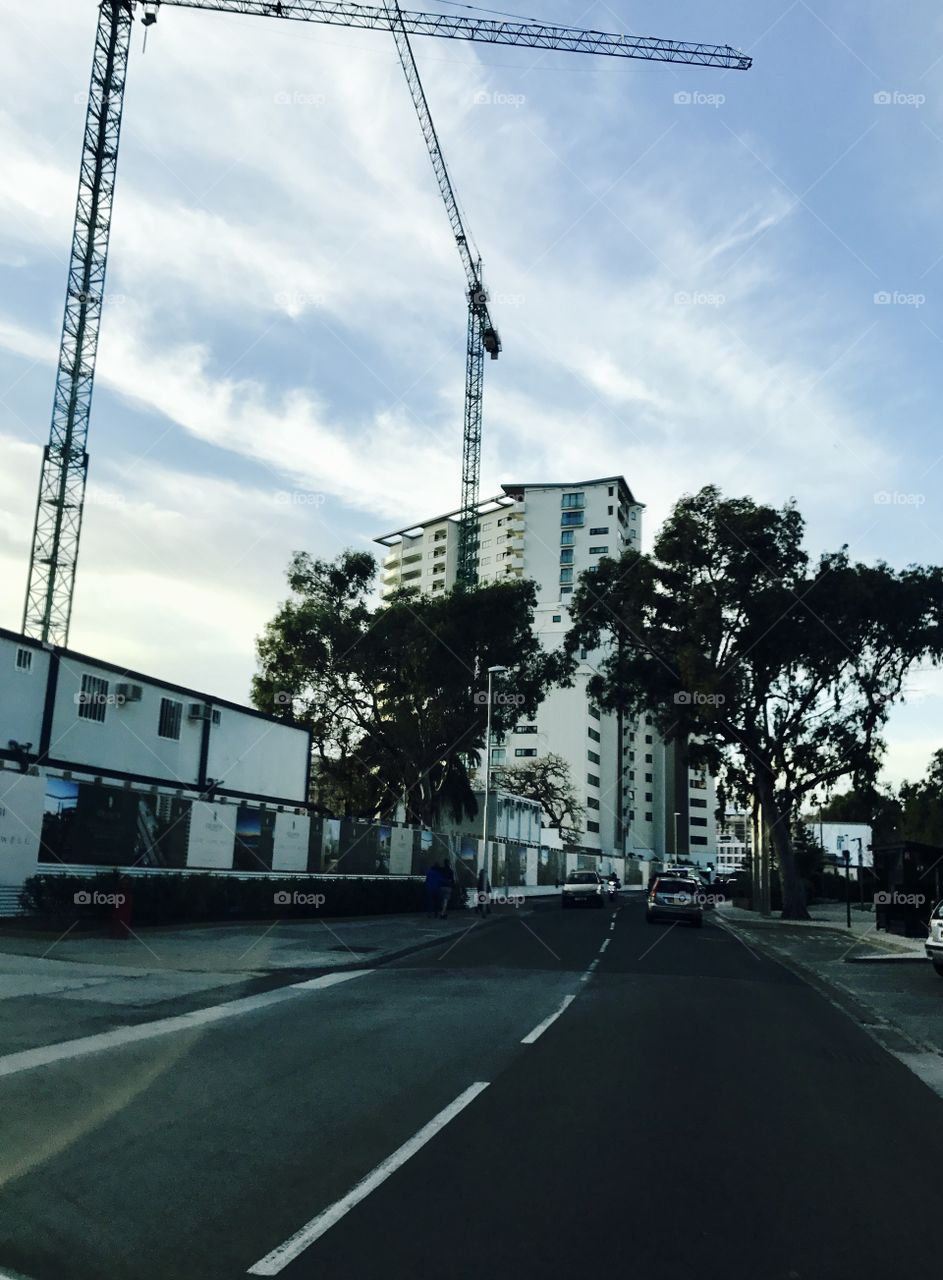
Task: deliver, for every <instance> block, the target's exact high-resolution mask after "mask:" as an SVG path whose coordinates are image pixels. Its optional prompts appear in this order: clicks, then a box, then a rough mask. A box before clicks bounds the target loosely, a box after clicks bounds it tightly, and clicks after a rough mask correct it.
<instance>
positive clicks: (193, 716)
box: [187, 702, 221, 724]
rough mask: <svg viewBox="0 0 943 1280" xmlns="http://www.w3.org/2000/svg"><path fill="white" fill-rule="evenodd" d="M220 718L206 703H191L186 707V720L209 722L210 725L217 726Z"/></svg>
mask: <svg viewBox="0 0 943 1280" xmlns="http://www.w3.org/2000/svg"><path fill="white" fill-rule="evenodd" d="M220 718H221V717H220V714H219V712H218V711H217V710H216V709H215V708H214V707H211V706H210V704H209V703H208V702H191V703H190V705H189V707H187V719H188V720H209V721H210V722H211V723H212V724H219V722H220Z"/></svg>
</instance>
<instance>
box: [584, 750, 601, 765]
mask: <svg viewBox="0 0 943 1280" xmlns="http://www.w3.org/2000/svg"><path fill="white" fill-rule="evenodd" d="M586 759H587V760H588V761H589V762H590V764H599V755H598V753H597V752H595V751H587V752H586Z"/></svg>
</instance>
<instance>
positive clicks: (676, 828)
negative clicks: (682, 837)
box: [674, 809, 681, 862]
mask: <svg viewBox="0 0 943 1280" xmlns="http://www.w3.org/2000/svg"><path fill="white" fill-rule="evenodd" d="M680 817H681V810H680V809H678V810H677V811H676V813H675V847H674V855H675V862H677V861H678V857H679V854H678V819H679V818H680Z"/></svg>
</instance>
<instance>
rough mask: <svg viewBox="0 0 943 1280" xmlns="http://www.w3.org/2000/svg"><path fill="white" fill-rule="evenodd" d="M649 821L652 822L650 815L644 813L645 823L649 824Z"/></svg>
mask: <svg viewBox="0 0 943 1280" xmlns="http://www.w3.org/2000/svg"><path fill="white" fill-rule="evenodd" d="M651 820H652V815H651V814H650V813H646V815H645V821H646V822H651Z"/></svg>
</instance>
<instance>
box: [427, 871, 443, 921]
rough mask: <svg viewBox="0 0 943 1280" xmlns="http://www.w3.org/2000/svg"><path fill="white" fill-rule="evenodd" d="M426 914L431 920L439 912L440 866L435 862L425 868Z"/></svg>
mask: <svg viewBox="0 0 943 1280" xmlns="http://www.w3.org/2000/svg"><path fill="white" fill-rule="evenodd" d="M425 890H426V915H427V916H428V917H429V919H430V920H431V919H432V917H433V916H435V915H438V913H439V905H440V903H439V899H440V894H441V891H442V868H441V867H440V866H439V864H438V863H437V862H434V863H433V864H432V866H431V867H427V869H426V883H425Z"/></svg>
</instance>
